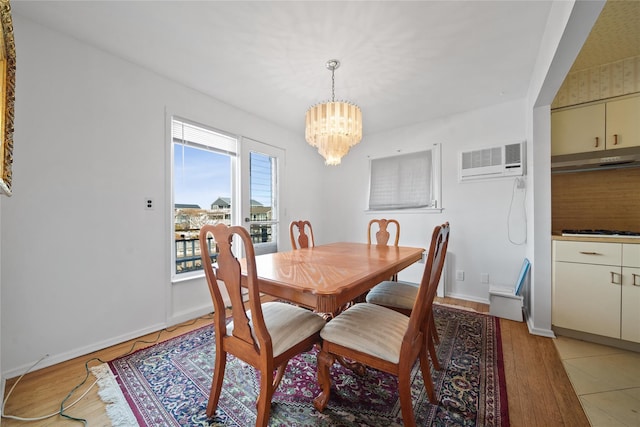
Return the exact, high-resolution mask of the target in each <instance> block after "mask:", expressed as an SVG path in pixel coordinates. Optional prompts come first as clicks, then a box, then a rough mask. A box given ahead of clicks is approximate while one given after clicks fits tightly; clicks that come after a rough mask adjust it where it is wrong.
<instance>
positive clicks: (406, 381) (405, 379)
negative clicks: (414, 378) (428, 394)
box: [398, 351, 426, 427]
mask: <svg viewBox="0 0 640 427" xmlns="http://www.w3.org/2000/svg"><path fill="white" fill-rule="evenodd" d="M420 353H421V354H422V353H424V351H421V352H420ZM425 384H426V383H425ZM398 394H399V395H400V407H401V409H402V421H403V422H404V425H405V426H406V427H415V426H416V419H415V416H414V415H413V403H412V401H411V368H401V369H400V372H399V374H398Z"/></svg>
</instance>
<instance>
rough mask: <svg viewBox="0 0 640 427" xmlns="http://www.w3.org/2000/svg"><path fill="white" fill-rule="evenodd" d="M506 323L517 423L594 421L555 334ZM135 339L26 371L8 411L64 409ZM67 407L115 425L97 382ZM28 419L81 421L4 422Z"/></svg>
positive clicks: (483, 308)
mask: <svg viewBox="0 0 640 427" xmlns="http://www.w3.org/2000/svg"><path fill="white" fill-rule="evenodd" d="M436 301H437V302H439V303H445V304H451V305H458V306H464V307H468V308H471V309H473V310H476V311H478V312H482V313H488V311H489V307H488V306H487V305H485V304H479V303H474V302H468V301H462V300H455V299H451V298H444V299H442V298H436ZM210 322H211V318H210V317H208V316H205V317H203V318H199V319H196V320H194V321H193V322H186V324H184V325H183V326H177V327H174V328H171V329H170V331H166V330H165V331H161V332H160V333H158V334H150V335H147V336H145V337H142V338H140V341H147V342H155V341H156V338H157V337H159V338H158V339H157V340H158V341H164V340H166V339H169V338H171V337H174V336H176V335H180V334H183V333H185V332H187V331H189V330H191V329H195V328H197V327H200V326H204V325H206V324H208V323H210ZM500 327H501V331H502V351H503V356H504V367H505V376H506V382H507V398H508V401H509V418H510V421H511V426H514V427H517V426H533V427H538V426H554V427H558V426H570V427H580V426H589V421H588V420H587V418H586V416H585V414H584V411H583V410H582V406H581V405H580V401H579V400H578V397H577V396H576V393H575V392H574V390H573V388H572V386H571V383H570V381H569V378H568V377H567V374H566V372H565V370H564V368H563V365H562V361H561V360H560V357H559V356H558V353H557V351H556V348H555V345H554V342H553V340H552V339H550V338H544V337H539V336H534V335H530V334H529V332H528V330H527V326H526V324H525V323H521V322H514V321H511V320H505V319H501V320H500ZM134 342H135V340H132V341H128V342H126V343H122V344H119V345H116V346H113V347H109V348H106V349H104V350H100V351H97V352H95V353H92V354H89V355H86V356H82V357H79V358H76V359H73V360H70V361H67V362H63V363H60V364H58V365H55V366H51V367H47V368H43V369H40V370H37V371H34V372H31V373H29V374H27V375H25V376H24V378H22V380H21V381H20V382H19V383H18V385H17V387H16V388H15V390H14V391H13V393H12V395H11V397H10V399H9V401H8V402H7V405H6V407H5V410H4V413H5V414H9V415H15V416H21V417H25V418H26V417H36V416H41V415H45V414H51V413H56V412H58V411H59V410H60V404H61V402H62V400H63V399H65V397H66V396H67V395H68V393H69V392H70V391H71V390H72V389H73V388H74V387H76V386H77V385H78V384H80V382H81V381H82V380H83V379H84V378H85V376H86V369H85V364H86V363H87V361H89V360H91V359H93V358H99V359H100V360H102V361H108V360H111V359H114V358H117V357H120V356H122V355H124V354H126V353H128V352H130V351H131V350H132V348H134V347H133V346H134ZM149 345H151V344H145V343H143V342H137V343H135V349H136V350H137V349H139V348H143V347H146V346H149ZM98 363H99V361H98V360H93V361H91V362H90V363H89V366H94V365H96V364H98ZM16 379H17V378H12V379H10V380H8V381H7V384H6V387H5V394H6V393H7V392H8V391H9V390H10V389H11V387H12V385H13V384H14V383H15V381H16ZM93 381H94V378H93V376H92V375H89V378H88V379H87V382H86V383H85V384H84V386H82V387H80V388H79V389H78V390H77V391H76V393H74V395H73V396H72V397H71V398H70V399H68V401H67V404H69V403H72V402H73V401H75V400H76V399H77V398H78V397H79V396H80V395H82V393H84V392H85V390H87V388H89V386H90V385H91V384H92V383H93ZM66 413H67V414H68V415H70V416H73V417H78V418H83V419H85V420H87V421H88V425H89V426H91V427H94V426H110V425H111V424H110V422H109V419H108V418H107V415H106V413H105V405H104V403H102V401H101V400H100V398H99V397H98V391H97V386H95V387H93V388H92V389H91V390H89V392H88V393H87V395H86V396H85V397H84V398H83V399H82V400H80V401H79V402H78V403H77V404H76V405H75V406H73V407H72V408H70V409H68V410H67V411H66ZM23 425H28V426H65V425H69V426H76V425H80V424H79V423H78V422H77V421H72V420H68V419H65V418H62V417H60V416H54V417H52V418H48V419H46V420H42V421H36V422H30V423H25V422H22V421H16V420H12V419H7V418H3V419H2V426H6V427H10V426H23Z"/></svg>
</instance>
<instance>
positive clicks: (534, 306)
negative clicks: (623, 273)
mask: <svg viewBox="0 0 640 427" xmlns="http://www.w3.org/2000/svg"><path fill="white" fill-rule="evenodd" d="M604 4H605V1H604V0H600V1H588V2H587V1H581V2H574V1H569V2H554V4H553V5H552V7H551V11H550V13H549V18H548V22H547V30H546V32H545V36H544V39H543V40H542V43H541V46H540V50H539V52H538V58H537V61H536V65H535V67H534V70H533V73H532V78H531V84H530V86H529V93H528V95H527V138H528V139H529V140H530V141H532V144H530V146H529V147H528V151H529V161H530V162H531V163H530V165H531V168H530V170H531V178H532V179H531V180H530V181H531V188H532V191H531V192H530V194H529V198H528V201H527V206H528V210H529V211H530V212H531V220H530V224H529V235H530V236H531V239H530V241H529V244H528V245H527V246H528V247H527V256H528V257H529V259H530V260H531V263H532V268H531V278H532V280H531V282H532V284H531V287H530V289H527V290H526V293H527V295H526V297H525V299H526V301H527V305H526V311H527V312H528V316H527V317H528V319H527V322H528V326H529V331H530V332H532V333H536V334H539V335H547V336H553V332H552V330H551V320H552V319H551V305H552V300H551V293H552V292H551V157H550V156H551V114H550V106H551V103H552V102H553V99H554V97H555V95H556V93H557V91H558V89H559V88H560V86H561V85H562V82H563V80H564V79H565V76H566V75H567V73H568V72H569V69H570V68H571V65H572V64H573V61H574V60H575V58H576V56H577V55H578V53H579V52H580V49H581V47H582V45H583V44H584V41H585V40H586V38H587V36H588V35H589V32H590V31H591V28H592V27H593V24H594V23H595V21H596V19H597V18H598V15H599V14H600V11H601V10H602V8H603V7H604Z"/></svg>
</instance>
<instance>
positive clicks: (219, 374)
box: [207, 346, 227, 418]
mask: <svg viewBox="0 0 640 427" xmlns="http://www.w3.org/2000/svg"><path fill="white" fill-rule="evenodd" d="M219 348H220V346H216V349H217V350H216V361H215V365H214V368H213V379H212V380H211V391H210V392H209V403H207V417H209V418H211V417H213V415H214V414H215V413H216V408H217V407H218V400H219V399H220V393H221V392H222V381H223V380H224V369H225V367H226V365H227V353H226V352H224V351H221V350H219Z"/></svg>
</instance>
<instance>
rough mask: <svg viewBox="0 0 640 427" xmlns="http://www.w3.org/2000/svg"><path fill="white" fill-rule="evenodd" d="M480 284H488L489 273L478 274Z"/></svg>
mask: <svg viewBox="0 0 640 427" xmlns="http://www.w3.org/2000/svg"><path fill="white" fill-rule="evenodd" d="M480 283H489V273H480Z"/></svg>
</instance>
